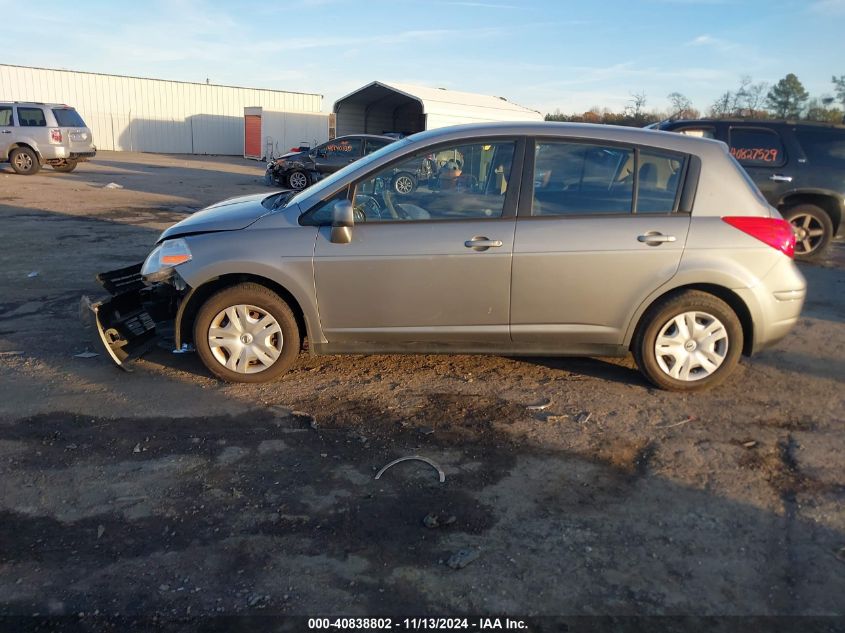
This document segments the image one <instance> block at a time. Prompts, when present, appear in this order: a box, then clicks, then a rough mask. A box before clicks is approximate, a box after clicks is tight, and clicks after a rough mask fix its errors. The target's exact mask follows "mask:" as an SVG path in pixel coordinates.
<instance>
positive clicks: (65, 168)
mask: <svg viewBox="0 0 845 633" xmlns="http://www.w3.org/2000/svg"><path fill="white" fill-rule="evenodd" d="M78 164H79V163H78V162H77V161H75V160H66V161H65V162H64V163H63V164H61V165H52V167H53V169H55V170H56V171H59V172H61V173H63V174H69V173H70V172H72V171H73V170H74V169H76V166H77V165H78Z"/></svg>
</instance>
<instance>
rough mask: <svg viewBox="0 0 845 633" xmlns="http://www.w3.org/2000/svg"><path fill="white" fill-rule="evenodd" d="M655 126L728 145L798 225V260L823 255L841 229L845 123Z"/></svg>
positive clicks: (844, 195)
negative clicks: (713, 139)
mask: <svg viewBox="0 0 845 633" xmlns="http://www.w3.org/2000/svg"><path fill="white" fill-rule="evenodd" d="M650 127H654V128H657V129H660V130H667V131H671V132H680V133H681V134H689V135H692V136H702V137H705V138H715V139H718V140H720V141H724V142H725V143H727V144H728V147H730V150H731V154H732V155H733V156H734V158H736V160H737V161H739V164H740V165H742V166H743V168H745V171H746V172H748V174H749V175H750V176H751V178H752V179H753V180H754V182H755V184H756V185H757V187H758V188H759V189H760V191H761V192H762V193H763V195H764V196H765V197H766V199H767V200H768V201H769V204H771V205H772V206H773V207H776V208H777V209H778V211H780V212H781V214H782V215H783V217H785V218H786V219H787V220H789V221H790V222H792V225H793V226H794V227H795V235H796V244H795V257H796V258H797V259H803V260H812V259H816V258H817V257H819V256H821V255H822V254H823V253H824V251H825V249H827V247H828V246H829V245H830V243H831V241H832V240H833V238H834V236H835V235H836V233H837V231H838V230H839V227H840V225H841V223H842V215H843V210H844V208H845V125H832V124H825V123H808V122H800V123H799V122H796V121H767V120H750V119H715V120H706V119H703V120H697V121H662V122H660V123H657V124H655V125H653V126H650ZM727 211H729V210H726V212H727Z"/></svg>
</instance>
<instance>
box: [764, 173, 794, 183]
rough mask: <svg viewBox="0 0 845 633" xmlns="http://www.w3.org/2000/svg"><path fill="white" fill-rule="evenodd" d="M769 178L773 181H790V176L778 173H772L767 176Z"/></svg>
mask: <svg viewBox="0 0 845 633" xmlns="http://www.w3.org/2000/svg"><path fill="white" fill-rule="evenodd" d="M769 180H773V181H775V182H792V176H781V175H780V174H772V175H771V176H769Z"/></svg>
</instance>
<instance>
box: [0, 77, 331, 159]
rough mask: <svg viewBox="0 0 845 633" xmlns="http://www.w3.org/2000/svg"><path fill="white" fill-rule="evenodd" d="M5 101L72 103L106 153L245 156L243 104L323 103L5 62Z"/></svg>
mask: <svg viewBox="0 0 845 633" xmlns="http://www.w3.org/2000/svg"><path fill="white" fill-rule="evenodd" d="M0 100H3V101H42V102H55V103H67V104H68V105H72V106H73V107H75V108H76V109H77V110H78V111H79V113H80V114H81V115H82V118H83V119H85V121H86V123H88V127H90V128H91V131H92V133H93V135H94V144H95V145H96V146H97V147H98V148H99V149H105V150H127V151H135V152H164V153H176V154H232V155H243V148H244V119H243V114H244V107H247V106H261V107H263V108H265V109H266V110H272V111H277V112H309V113H319V112H320V110H321V108H322V100H323V98H322V96H321V95H317V94H306V93H296V92H282V91H277V90H260V89H255V88H236V87H230V86H217V85H213V84H212V85H207V84H198V83H186V82H180V81H166V80H161V79H140V78H136V77H123V76H119V75H100V74H95V73H84V72H75V71H67V70H49V69H43V68H28V67H24V66H10V65H5V64H0Z"/></svg>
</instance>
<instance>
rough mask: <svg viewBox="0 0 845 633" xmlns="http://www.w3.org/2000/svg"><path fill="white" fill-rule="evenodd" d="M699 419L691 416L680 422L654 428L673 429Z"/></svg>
mask: <svg viewBox="0 0 845 633" xmlns="http://www.w3.org/2000/svg"><path fill="white" fill-rule="evenodd" d="M697 419H698V418H696V417H695V416H694V415H691V416H688V417H687V418H685V419H683V420H681V421H680V422H674V423H672V424H663V425H661V426H656V427H654V428H656V429H671V428H673V427H676V426H681V425H682V424H686V423H687V422H693V421H694V420H697Z"/></svg>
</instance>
